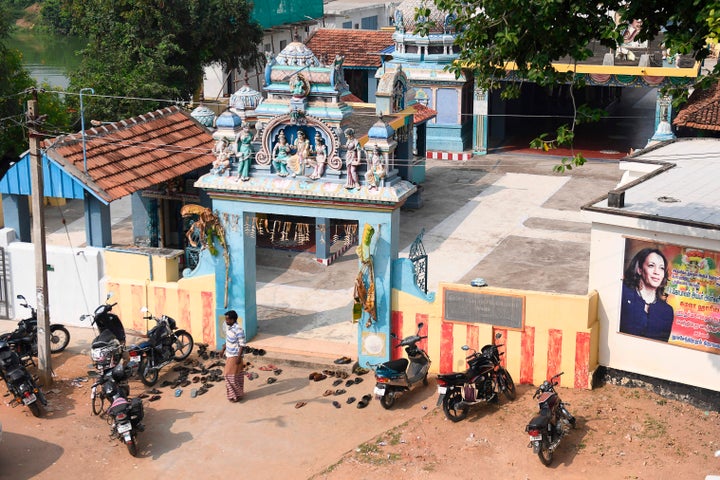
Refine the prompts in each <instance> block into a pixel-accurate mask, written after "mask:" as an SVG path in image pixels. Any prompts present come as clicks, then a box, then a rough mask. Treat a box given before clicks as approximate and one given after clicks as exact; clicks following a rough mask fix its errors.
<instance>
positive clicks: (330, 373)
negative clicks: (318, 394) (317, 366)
mask: <svg viewBox="0 0 720 480" xmlns="http://www.w3.org/2000/svg"><path fill="white" fill-rule="evenodd" d="M322 373H324V374H325V375H327V376H328V377H337V378H342V379H345V378H347V377H348V376H349V375H348V373H347V372H343V371H342V370H323V371H322Z"/></svg>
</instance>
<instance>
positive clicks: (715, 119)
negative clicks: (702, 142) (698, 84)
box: [673, 82, 720, 131]
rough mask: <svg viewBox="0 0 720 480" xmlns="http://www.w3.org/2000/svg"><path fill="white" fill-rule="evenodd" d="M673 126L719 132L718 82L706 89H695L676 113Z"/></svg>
mask: <svg viewBox="0 0 720 480" xmlns="http://www.w3.org/2000/svg"><path fill="white" fill-rule="evenodd" d="M673 125H675V126H676V127H687V128H697V129H699V130H714V131H720V82H716V83H714V84H713V85H712V86H711V87H709V88H706V89H696V90H695V91H693V93H692V95H690V98H689V99H688V101H687V103H686V104H685V106H683V107H682V108H681V109H680V111H679V112H678V114H677V116H676V117H675V120H673Z"/></svg>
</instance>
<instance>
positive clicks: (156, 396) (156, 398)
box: [148, 395, 161, 402]
mask: <svg viewBox="0 0 720 480" xmlns="http://www.w3.org/2000/svg"><path fill="white" fill-rule="evenodd" d="M160 398H161V397H160V395H153V396H152V397H150V398H148V402H155V401H157V400H160Z"/></svg>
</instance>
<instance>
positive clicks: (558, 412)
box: [525, 372, 575, 467]
mask: <svg viewBox="0 0 720 480" xmlns="http://www.w3.org/2000/svg"><path fill="white" fill-rule="evenodd" d="M562 374H563V372H560V373H558V374H557V375H554V376H553V377H552V378H550V380H545V381H544V382H543V383H542V384H541V385H540V386H539V387H538V388H537V390H535V394H534V395H533V399H537V402H538V406H539V407H540V415H537V416H536V417H534V418H533V419H532V420H530V423H528V424H527V426H526V427H525V431H526V432H527V433H528V435H530V443H529V444H528V448H532V449H533V453H536V454H537V456H538V457H539V458H540V461H541V462H542V463H543V465H545V466H546V467H547V466H550V464H551V463H552V460H553V452H555V450H556V449H557V448H558V446H559V445H560V440H562V438H563V437H564V436H565V435H567V434H568V433H570V429H571V428H575V417H573V416H572V415H571V414H570V412H568V410H567V408H565V406H566V405H567V404H566V403H563V401H562V400H560V396H559V395H558V394H557V392H556V391H555V385H557V384H558V382H557V379H558V378H560V376H561V375H562Z"/></svg>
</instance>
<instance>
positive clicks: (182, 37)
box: [69, 0, 263, 120]
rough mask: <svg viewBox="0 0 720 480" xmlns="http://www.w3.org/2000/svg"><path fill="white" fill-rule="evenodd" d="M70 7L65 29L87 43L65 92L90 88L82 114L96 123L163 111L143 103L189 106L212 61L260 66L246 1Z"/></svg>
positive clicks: (92, 0)
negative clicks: (69, 23)
mask: <svg viewBox="0 0 720 480" xmlns="http://www.w3.org/2000/svg"><path fill="white" fill-rule="evenodd" d="M72 8H73V15H72V17H73V18H74V23H73V29H74V31H76V32H77V31H81V32H83V35H84V36H85V37H87V38H89V42H88V47H87V48H86V49H84V50H83V52H82V57H83V59H82V62H81V65H80V67H79V69H78V71H76V72H73V73H71V75H70V79H71V81H70V89H69V90H71V91H72V90H74V91H78V90H79V89H80V88H93V89H94V91H95V94H96V95H97V96H96V97H91V98H90V99H89V101H88V102H87V106H86V114H87V115H88V116H89V117H91V118H95V119H98V120H117V119H118V118H125V117H129V116H132V115H137V114H140V113H145V112H147V111H150V110H153V109H155V108H159V107H163V106H166V104H164V103H163V102H160V101H151V100H147V99H170V100H180V101H187V100H190V99H191V98H192V96H193V94H194V93H196V92H197V91H198V90H199V88H200V87H201V85H202V78H203V68H204V67H205V66H208V65H210V64H212V63H214V62H220V63H222V64H223V65H224V66H225V67H226V68H228V69H231V68H237V67H238V66H240V67H243V68H247V67H251V66H255V65H256V64H257V63H258V61H260V60H261V55H260V54H259V52H258V48H257V45H258V44H259V43H260V42H261V40H262V34H263V33H262V28H261V27H260V25H259V24H258V23H257V22H255V21H254V20H252V17H251V14H252V6H251V4H250V3H249V2H247V1H246V0H163V1H157V0H134V1H128V0H125V1H122V0H121V1H111V2H108V1H106V0H75V2H74V3H73V6H72ZM101 96H102V97H101ZM108 96H112V97H115V98H111V97H108ZM120 97H133V98H135V99H127V98H120ZM136 99H142V100H136Z"/></svg>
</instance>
